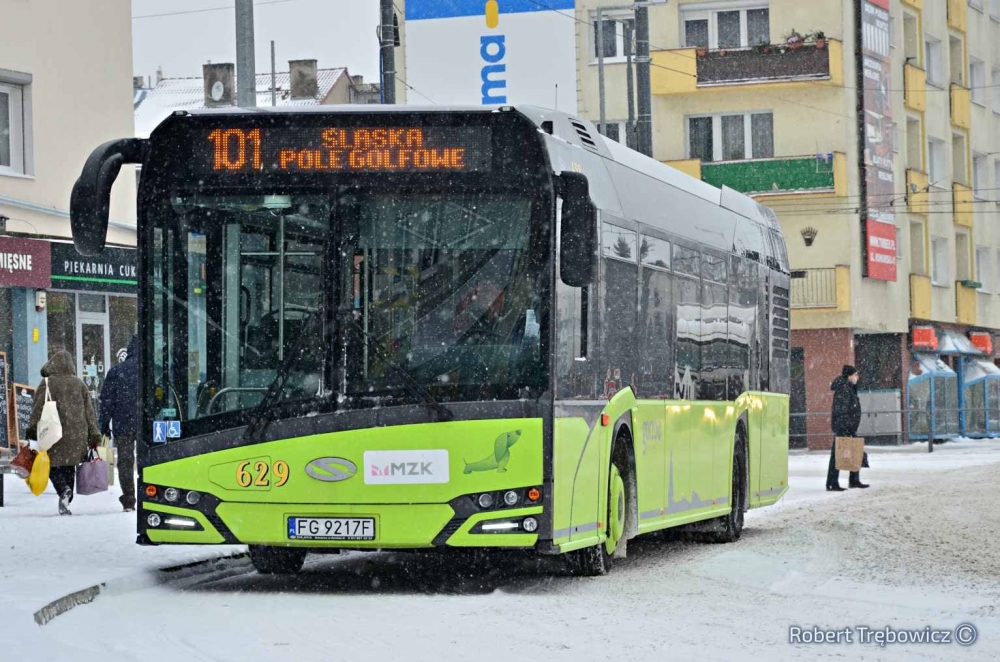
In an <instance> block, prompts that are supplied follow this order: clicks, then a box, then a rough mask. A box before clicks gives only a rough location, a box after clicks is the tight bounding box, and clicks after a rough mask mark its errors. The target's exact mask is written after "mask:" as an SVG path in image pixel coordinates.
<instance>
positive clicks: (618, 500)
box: [573, 431, 630, 577]
mask: <svg viewBox="0 0 1000 662" xmlns="http://www.w3.org/2000/svg"><path fill="white" fill-rule="evenodd" d="M629 443H630V441H629V437H628V432H625V431H623V432H621V433H620V434H619V436H618V439H617V440H616V441H615V447H614V449H613V450H612V453H611V466H610V467H609V469H608V508H607V511H606V515H605V522H604V527H605V528H604V534H605V539H604V542H601V543H599V544H597V545H594V546H592V547H586V548H584V549H581V550H577V551H576V552H573V555H574V559H573V561H574V566H575V568H576V570H577V573H578V574H580V575H583V576H586V577H599V576H601V575H606V574H608V572H609V571H610V570H611V564H612V560H613V557H614V553H615V550H617V549H618V547H619V545H624V544H625V532H626V531H627V530H628V526H627V525H628V518H629V505H630V500H629V493H628V490H629V479H628V471H629V462H628V450H627V449H628V444H629Z"/></svg>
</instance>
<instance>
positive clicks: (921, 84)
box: [903, 63, 927, 113]
mask: <svg viewBox="0 0 1000 662" xmlns="http://www.w3.org/2000/svg"><path fill="white" fill-rule="evenodd" d="M903 90H904V94H903V102H904V103H905V104H906V107H907V108H909V109H910V110H916V111H918V112H921V113H922V112H924V111H925V110H927V72H926V71H924V70H923V69H921V68H920V67H915V66H913V65H912V64H909V63H907V64H906V65H905V66H904V67H903Z"/></svg>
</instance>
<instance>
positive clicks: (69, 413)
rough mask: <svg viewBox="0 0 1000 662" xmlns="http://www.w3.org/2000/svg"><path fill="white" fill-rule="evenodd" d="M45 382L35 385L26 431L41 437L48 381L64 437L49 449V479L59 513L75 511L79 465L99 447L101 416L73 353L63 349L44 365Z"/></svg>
mask: <svg viewBox="0 0 1000 662" xmlns="http://www.w3.org/2000/svg"><path fill="white" fill-rule="evenodd" d="M42 377H43V378H44V379H42V383H41V384H39V385H38V388H37V389H35V401H34V404H33V405H32V408H31V418H30V419H29V420H28V429H27V430H26V435H27V438H28V439H36V438H37V436H36V435H37V428H38V421H39V419H40V418H41V416H42V407H43V406H44V405H45V392H46V384H48V388H49V389H51V398H52V399H53V400H55V402H56V409H57V410H58V411H59V421H60V422H61V423H62V433H63V436H62V438H61V439H60V440H59V441H58V442H56V444H55V446H53V447H52V448H51V449H49V460H50V462H51V464H52V469H51V470H50V472H49V480H51V481H52V487H53V488H54V489H55V491H56V494H58V495H59V514H60V515H72V513H71V512H70V511H69V504H70V502H71V501H72V500H73V488H74V485H75V483H76V467H77V465H78V464H81V463H82V462H84V461H85V460H86V458H87V451H88V449H89V448H97V445H98V444H99V443H100V442H101V433H100V431H99V430H98V429H97V417H96V416H95V415H94V405H93V403H92V402H91V400H90V391H89V390H88V389H87V385H86V384H84V383H83V381H82V380H81V379H80V378H79V377H77V376H76V370H75V369H74V367H73V357H72V356H71V355H70V353H69V352H67V351H65V350H60V351H58V352H56V353H55V354H53V355H52V358H50V359H49V362H48V363H46V364H45V365H44V366H42Z"/></svg>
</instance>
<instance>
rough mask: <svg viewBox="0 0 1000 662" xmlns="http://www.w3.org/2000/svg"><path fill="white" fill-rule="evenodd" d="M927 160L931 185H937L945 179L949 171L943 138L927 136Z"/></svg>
mask: <svg viewBox="0 0 1000 662" xmlns="http://www.w3.org/2000/svg"><path fill="white" fill-rule="evenodd" d="M927 162H928V163H927V174H928V176H929V177H930V180H931V182H930V183H931V186H937V185H938V184H940V183H941V182H943V181H944V180H945V178H946V175H947V172H948V164H947V159H946V157H945V148H944V141H943V140H940V139H938V138H931V137H928V138H927Z"/></svg>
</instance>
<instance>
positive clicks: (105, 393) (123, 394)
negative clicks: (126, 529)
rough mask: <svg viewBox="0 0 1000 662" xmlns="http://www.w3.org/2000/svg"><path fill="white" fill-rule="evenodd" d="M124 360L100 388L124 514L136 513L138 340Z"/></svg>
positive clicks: (102, 418) (134, 338)
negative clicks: (114, 457) (112, 443)
mask: <svg viewBox="0 0 1000 662" xmlns="http://www.w3.org/2000/svg"><path fill="white" fill-rule="evenodd" d="M126 352H127V353H126V355H125V360H124V361H122V362H121V363H119V364H118V365H116V366H114V367H113V368H111V370H108V376H107V377H105V379H104V387H103V388H101V416H100V427H101V434H103V435H106V436H112V437H113V438H114V440H115V451H116V453H115V455H116V456H117V464H118V480H120V481H121V485H122V495H121V497H119V499H118V500H119V501H120V502H121V504H122V508H124V509H125V512H130V511H133V510H135V431H136V428H137V427H138V419H139V405H138V388H137V386H138V380H139V337H138V336H132V340H131V341H129V344H128V349H127V350H126Z"/></svg>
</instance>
